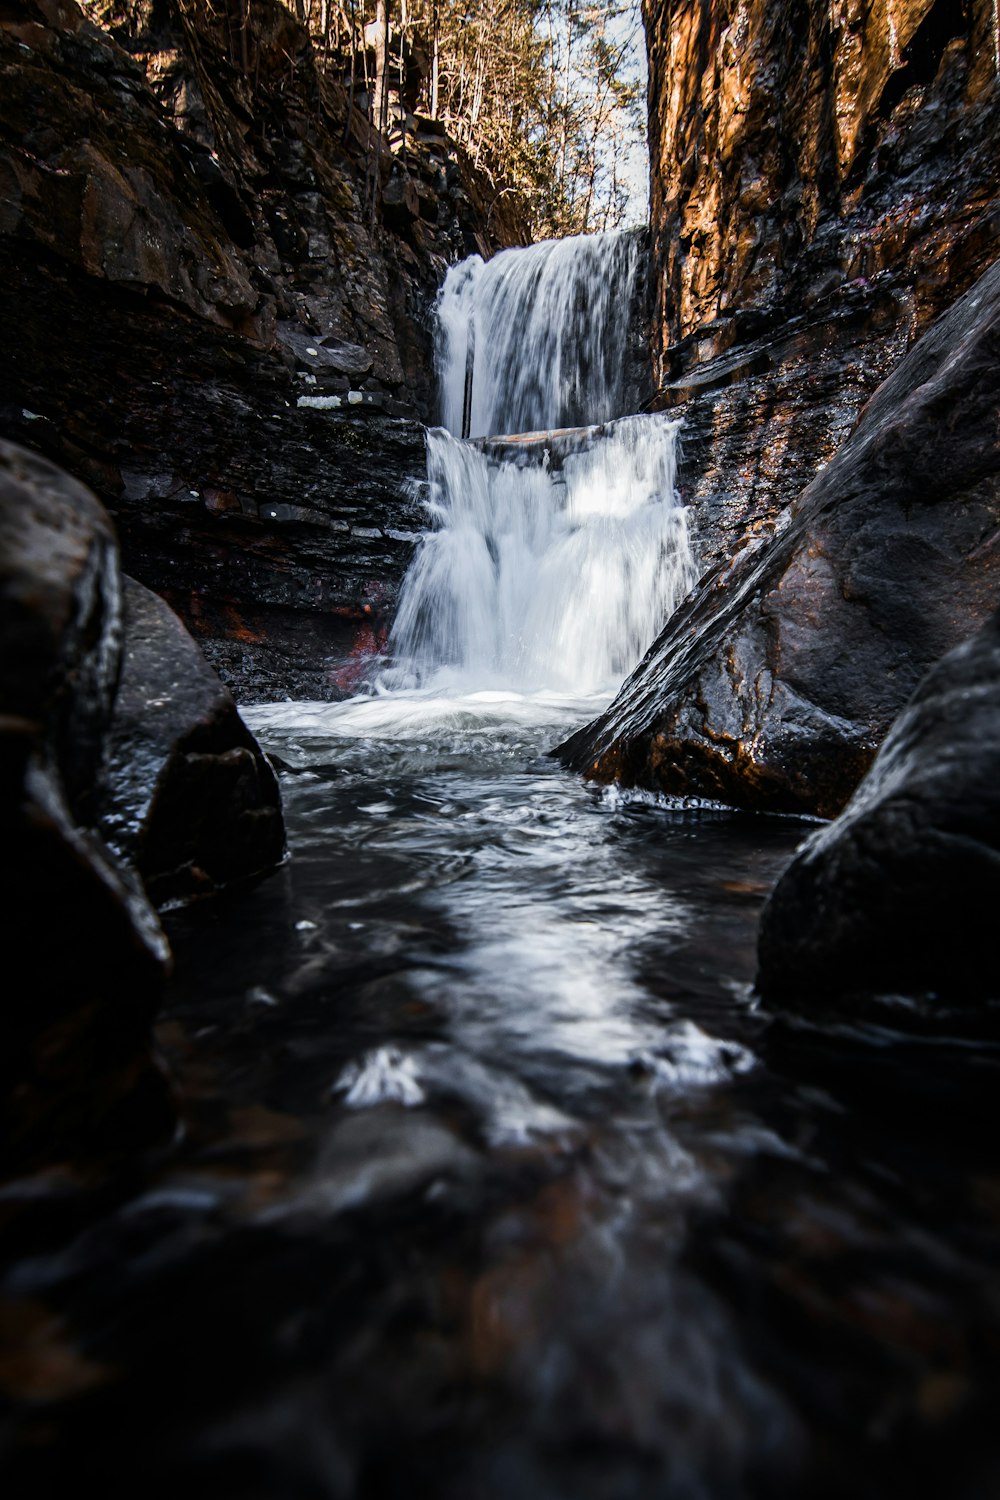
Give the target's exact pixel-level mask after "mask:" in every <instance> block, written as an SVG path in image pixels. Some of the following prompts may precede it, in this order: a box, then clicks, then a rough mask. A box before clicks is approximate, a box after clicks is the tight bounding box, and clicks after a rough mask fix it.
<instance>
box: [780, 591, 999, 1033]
mask: <svg viewBox="0 0 1000 1500" xmlns="http://www.w3.org/2000/svg"><path fill="white" fill-rule="evenodd" d="M998 909H1000V613H998V614H995V615H993V617H992V618H991V619H990V620H989V621H988V622H987V624H986V625H985V626H984V627H983V628H982V630H981V631H980V632H979V634H978V635H976V636H974V637H973V638H972V640H970V641H967V642H966V643H965V644H963V645H962V646H959V647H958V648H957V649H956V650H954V651H951V652H950V653H949V654H948V655H947V656H946V657H945V658H944V660H943V661H941V662H939V663H938V665H937V666H936V667H934V668H933V669H932V671H931V672H930V673H928V675H927V676H926V677H925V678H924V680H923V682H922V683H921V684H920V686H919V688H918V689H917V692H916V694H915V695H914V697H913V699H912V701H911V702H910V703H909V705H908V706H907V707H906V709H904V711H903V713H902V714H901V715H900V717H899V718H898V719H897V720H896V723H895V724H894V725H893V727H892V729H891V731H890V732H889V734H888V736H887V737H886V740H885V743H884V744H883V746H882V748H881V750H880V751H879V754H878V756H877V757H876V759H875V762H874V764H873V766H872V768H871V770H870V771H869V773H868V775H867V776H866V777H865V779H864V780H863V781H862V783H861V785H860V786H859V787H858V789H857V791H856V792H855V794H854V796H853V797H852V798H851V800H850V802H849V803H848V805H847V807H846V808H845V809H844V811H843V812H842V813H841V815H840V817H839V818H837V819H836V821H835V822H833V823H831V824H830V825H829V826H828V827H826V828H823V829H820V830H819V831H818V832H817V833H815V834H813V836H812V837H811V838H810V839H809V840H807V842H806V843H805V844H804V845H803V846H802V848H801V849H800V850H799V852H798V853H797V854H796V856H795V859H794V860H793V862H792V864H791V865H790V866H789V868H788V869H787V870H786V871H785V873H784V875H782V877H781V879H780V881H779V882H778V884H777V886H776V887H775V890H774V892H773V894H772V896H771V898H770V900H769V902H768V904H767V906H766V907H765V908H764V914H763V918H762V922H761V931H760V972H759V975H758V980H757V983H758V988H759V989H760V990H761V992H762V993H763V994H764V996H765V997H766V998H768V999H775V1000H781V1001H788V1002H794V1003H795V1004H796V1005H797V1006H801V1007H802V1009H803V1010H808V1009H809V1008H810V1007H811V1006H815V1004H816V1002H817V1000H820V1001H822V1000H823V999H828V998H830V997H837V996H840V995H843V994H850V993H852V992H854V993H857V992H889V993H892V992H901V993H903V994H907V993H914V992H917V993H921V994H923V993H926V992H933V993H934V994H936V995H938V996H943V997H949V998H952V999H959V1000H960V999H966V998H974V997H976V996H982V995H989V996H994V997H995V996H997V995H1000V971H998V969H997V961H996V935H995V929H994V927H993V923H994V921H995V919H996V912H997V910H998Z"/></svg>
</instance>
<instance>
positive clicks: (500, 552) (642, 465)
mask: <svg viewBox="0 0 1000 1500" xmlns="http://www.w3.org/2000/svg"><path fill="white" fill-rule="evenodd" d="M676 433H677V424H676V423H672V422H669V421H666V420H665V419H664V418H662V417H650V416H635V417H626V418H624V419H623V420H622V421H620V422H615V423H612V424H610V425H609V426H608V427H607V428H605V429H602V430H599V431H594V432H593V433H592V434H588V435H587V436H586V437H584V438H582V439H581V440H580V442H579V448H578V451H576V452H570V453H568V454H566V455H565V456H563V457H562V459H561V463H560V462H559V459H558V456H557V458H556V460H555V462H553V461H552V458H551V457H550V451H549V450H548V449H546V448H545V447H544V446H542V447H541V448H540V450H539V451H538V452H537V455H536V457H535V458H534V461H530V460H529V461H528V462H525V461H524V459H523V456H522V455H521V454H519V453H518V451H517V447H516V445H514V444H510V445H507V448H506V449H505V448H504V446H503V445H499V446H498V447H496V448H494V449H493V450H491V451H484V450H483V448H482V447H481V446H477V445H475V444H472V443H469V442H459V441H457V440H456V439H455V438H453V437H451V436H450V435H449V434H448V433H447V432H444V431H443V430H441V429H437V430H435V431H432V432H430V433H429V434H428V458H427V468H428V501H427V503H428V508H429V510H430V513H431V516H432V518H433V519H434V521H435V523H436V527H437V529H436V530H435V531H433V532H432V533H431V534H430V535H429V536H428V537H427V538H426V539H425V541H424V543H423V544H422V546H421V548H420V551H419V553H418V555H417V557H416V559H415V560H414V563H413V565H412V567H411V568H410V571H409V573H408V574H407V576H406V580H405V583H404V586H403V591H402V596H401V599H400V605H399V612H398V615H397V617H396V624H395V627H394V629H393V633H392V639H391V650H392V652H393V654H394V656H395V657H396V659H397V660H398V661H400V662H401V663H403V664H404V668H405V670H407V671H408V672H409V673H410V674H411V680H412V679H413V678H415V679H416V680H417V681H418V682H426V681H427V680H428V679H429V678H433V675H434V674H435V673H437V674H438V675H439V676H440V675H442V674H447V675H448V676H449V679H450V683H451V685H454V684H455V682H456V679H460V680H461V681H463V682H464V683H465V684H466V685H467V686H468V687H469V688H470V689H472V688H480V689H481V688H514V689H517V690H520V691H524V692H537V691H539V690H541V689H550V690H555V691H558V692H563V693H567V692H568V693H573V694H579V695H591V694H595V693H600V692H601V691H602V690H603V691H604V692H605V693H608V694H610V693H611V692H613V690H614V688H615V687H616V686H617V684H618V683H619V682H620V681H621V679H622V677H623V676H625V674H626V673H627V672H629V671H630V670H631V668H632V667H634V666H635V664H636V662H637V661H638V660H639V658H640V657H641V655H642V653H643V651H644V650H645V649H646V647H647V646H648V645H649V644H650V643H651V642H652V640H653V639H654V638H655V636H656V634H657V633H658V631H659V629H660V627H661V625H662V623H663V621H664V620H665V619H666V618H667V616H668V615H669V614H670V612H671V611H672V610H673V609H674V607H675V606H676V604H677V603H678V602H679V600H680V599H681V598H682V597H683V596H684V594H685V593H686V592H687V590H688V588H689V587H690V586H691V584H692V582H693V581H694V568H693V565H692V560H691V549H690V545H689V542H688V534H687V517H686V512H685V510H684V508H683V507H682V506H681V505H680V504H679V502H678V499H677V492H676V488H675V483H674V471H675V442H676ZM532 446H533V447H536V448H537V447H538V445H532ZM557 465H558V466H557Z"/></svg>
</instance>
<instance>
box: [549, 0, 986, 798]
mask: <svg viewBox="0 0 1000 1500" xmlns="http://www.w3.org/2000/svg"><path fill="white" fill-rule="evenodd" d="M646 23H647V30H648V35H649V42H650V78H651V84H650V121H651V142H652V151H653V171H652V180H653V226H652V234H653V249H652V254H653V274H654V293H653V295H654V305H655V307H656V313H655V316H654V359H655V362H656V367H657V382H658V397H657V404H658V405H660V406H661V407H663V408H669V409H672V410H676V414H677V415H679V416H680V417H681V418H682V419H683V423H684V426H683V429H682V433H681V443H682V449H683V453H684V461H683V464H682V469H681V487H682V493H683V495H684V498H685V499H686V500H687V501H688V502H689V503H690V504H691V506H692V512H693V519H694V524H695V528H696V536H697V541H698V544H699V547H700V552H701V560H702V563H703V565H705V566H706V568H707V571H706V573H705V576H704V577H703V578H702V581H701V583H700V584H699V586H698V587H697V589H696V590H695V591H694V593H693V594H692V596H691V597H690V599H689V600H688V602H687V604H686V605H685V606H684V607H683V609H682V610H681V611H679V612H678V615H676V616H675V617H674V619H673V620H671V621H670V622H669V623H668V625H667V627H666V629H665V631H664V633H663V635H662V636H661V637H660V639H659V640H658V641H657V642H656V643H655V644H654V646H653V647H652V648H651V650H650V652H649V653H648V655H647V657H646V659H645V661H644V662H643V663H642V664H641V665H640V667H639V668H638V669H637V671H636V672H635V673H634V674H633V677H632V679H631V680H630V681H629V682H628V683H627V684H626V685H625V687H624V688H623V690H622V692H621V694H620V695H619V698H618V699H617V701H616V703H615V704H614V705H612V707H611V709H609V711H608V713H607V714H606V715H604V716H603V717H602V719H601V720H599V721H597V722H596V723H595V724H594V725H592V726H590V728H589V729H587V730H585V731H583V732H582V733H581V734H579V735H578V736H576V737H575V738H574V740H573V741H571V743H570V745H569V746H567V747H566V748H565V750H564V752H563V753H564V756H565V758H566V759H567V760H568V761H569V762H570V763H571V764H573V765H575V766H577V767H578V768H579V769H581V770H584V771H585V772H586V773H587V774H589V775H591V776H594V777H595V778H597V779H620V780H622V781H624V782H626V783H633V784H640V785H646V786H651V787H654V788H659V789H662V790H665V791H667V792H670V793H680V794H692V793H693V794H696V795H700V796H709V797H721V798H723V799H724V800H727V801H734V802H739V803H745V804H749V805H752V806H757V807H773V808H778V809H786V810H797V811H806V812H819V813H822V814H823V815H832V814H833V813H835V812H836V811H837V810H838V809H839V808H840V807H841V806H842V805H843V803H844V801H845V800H846V798H847V797H848V796H849V795H850V793H851V791H852V790H853V788H854V786H855V785H856V784H857V782H858V780H859V779H860V777H861V775H862V774H863V773H864V771H865V769H866V767H867V766H868V764H869V763H870V762H871V759H872V756H873V755H874V753H875V750H876V748H877V746H878V744H879V743H880V741H881V739H882V738H883V736H884V735H885V733H886V731H887V729H888V727H889V725H890V724H891V722H892V720H893V718H894V717H895V715H896V714H897V713H898V712H899V710H900V708H901V707H902V706H903V704H904V703H905V702H906V700H907V698H908V696H909V694H910V693H911V692H912V691H913V689H914V687H915V685H916V683H917V681H918V680H919V679H920V677H921V676H922V675H923V674H924V673H925V672H926V671H927V669H928V668H929V667H930V666H931V664H932V663H933V662H934V661H935V660H936V659H937V658H938V657H939V656H940V655H942V654H943V653H944V652H946V651H948V650H950V649H951V648H953V647H954V646H956V645H957V644H958V643H959V642H960V641H961V640H963V639H964V638H965V637H966V636H967V635H969V634H970V633H971V632H972V631H974V630H975V629H976V628H977V627H978V626H979V625H980V624H981V623H982V621H983V620H984V619H985V618H986V616H987V615H988V613H989V612H990V610H991V608H992V605H993V603H994V602H995V598H996V593H997V586H998V584H1000V556H998V548H997V540H998V527H1000V449H998V444H997V428H996V411H997V397H998V384H1000V383H998V379H997V369H998V365H997V350H996V337H997V335H996V326H997V321H996V320H997V311H998V309H997V282H996V276H995V275H991V274H989V267H990V265H991V263H992V262H993V260H994V259H995V257H996V255H997V253H998V249H1000V238H998V230H1000V196H998V194H1000V155H998V153H997V150H996V142H997V139H998V130H1000V87H998V72H1000V68H998V51H997V45H996V29H995V27H996V13H995V9H994V7H993V4H992V0H967V3H951V0H949V3H947V4H945V3H943V0H942V3H936V4H935V3H930V0H913V3H909V4H907V3H904V0H892V3H889V0H887V3H884V4H882V3H878V4H864V3H860V0H858V3H843V4H836V3H835V4H833V5H827V4H823V5H820V4H806V3H801V4H789V5H784V6H781V7H776V6H768V5H764V4H755V3H739V4H737V3H728V4H727V3H709V0H704V3H696V0H668V3H663V4H654V3H652V0H649V3H648V4H647V6H646ZM970 288H972V290H970ZM963 293H966V294H967V295H966V296H965V299H964V301H959V299H961V298H962V294H963ZM946 309H948V310H949V311H948V312H947V314H946V315H945V316H942V314H945V310H946ZM935 319H937V320H938V321H937V322H935ZM876 390H877V391H878V395H877V396H876V395H875V392H876ZM859 418H860V421H859Z"/></svg>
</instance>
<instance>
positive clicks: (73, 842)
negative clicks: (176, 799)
mask: <svg viewBox="0 0 1000 1500" xmlns="http://www.w3.org/2000/svg"><path fill="white" fill-rule="evenodd" d="M0 643H2V651H0V832H2V838H3V859H2V861H0V910H2V912H3V920H4V924H5V953H4V960H5V966H6V971H7V982H6V986H5V998H4V1004H3V1008H2V1012H0V1120H2V1129H0V1139H2V1141H3V1146H2V1148H0V1169H7V1168H10V1167H11V1166H15V1165H16V1166H23V1165H24V1164H26V1163H31V1162H32V1161H34V1160H36V1159H42V1158H44V1157H46V1156H51V1155H53V1154H56V1155H58V1154H63V1153H70V1154H75V1153H78V1152H83V1153H93V1152H95V1151H100V1152H105V1151H115V1150H119V1149H124V1150H132V1149H134V1148H135V1147H136V1146H137V1145H142V1144H144V1143H146V1142H149V1141H150V1140H152V1139H154V1138H156V1137H157V1136H159V1135H162V1133H163V1132H164V1131H165V1130H166V1129H168V1128H169V1126H170V1123H171V1121H172V1113H171V1110H170V1107H169V1103H168V1097H167V1091H166V1086H165V1084H164V1081H163V1078H162V1076H161V1074H160V1072H159V1070H158V1068H157V1066H156V1063H155V1060H154V1057H153V1053H152V1048H151V1038H150V1024H151V1021H152V1017H153V1014H154V1013H155V1010H156V1007H157V1005H158V1003H159V999H160V994H161V990H162V983H163V978H164V975H165V972H166V967H167V961H168V957H169V953H168V949H167V944H166V940H165V939H164V937H163V934H162V932H161V931H160V927H159V923H158V921H157V918H156V914H155V912H154V911H153V909H152V908H151V906H150V905H149V902H148V900H147V898H146V896H145V893H144V892H143V889H142V886H141V884H140V883H139V881H138V880H137V879H136V878H135V876H134V875H133V874H132V873H131V872H130V871H129V870H128V869H127V868H125V867H123V866H121V865H120V864H119V863H118V862H117V861H116V860H115V859H114V857H113V856H112V855H111V854H110V853H109V852H108V851H107V850H106V849H105V848H104V847H103V845H102V843H101V841H100V839H99V838H98V837H97V836H96V835H94V834H93V833H92V832H90V831H88V830H86V829H85V828H84V827H82V826H81V821H86V820H87V819H88V818H89V817H90V815H91V814H92V811H93V808H94V805H95V800H96V795H95V794H96V787H97V778H98V773H99V770H100V764H101V759H102V755H103V749H104V733H105V730H106V727H107V723H108V720H109V718H110V714H111V704H112V699H113V694H114V690H115V683H116V678H117V674H118V667H119V658H120V652H121V588H120V579H119V574H118V563H117V552H116V548H115V542H114V537H113V534H112V531H111V527H110V525H109V523H108V519H107V516H106V515H105V513H104V512H103V510H102V509H101V507H100V506H99V505H98V503H97V501H96V500H95V499H94V497H93V496H92V495H91V494H90V493H89V492H88V491H87V490H85V489H84V488H83V486H82V485H79V484H77V483H76V482H75V481H74V480H72V479H70V478H69V477H68V476H67V475H65V474H62V473H61V472H60V471H59V470H58V469H56V468H55V467H54V465H52V464H50V463H48V462H47V461H46V460H44V459H41V458H38V457H37V456H36V455H34V454H30V453H25V452H23V451H22V450H20V449H17V448H14V447H13V446H12V445H10V444H6V443H3V444H0Z"/></svg>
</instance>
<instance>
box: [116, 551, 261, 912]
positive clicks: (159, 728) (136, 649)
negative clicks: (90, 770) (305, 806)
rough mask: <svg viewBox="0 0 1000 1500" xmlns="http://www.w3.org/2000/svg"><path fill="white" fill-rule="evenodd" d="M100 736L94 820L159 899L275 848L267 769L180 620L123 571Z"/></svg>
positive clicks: (243, 873) (255, 868) (201, 888)
mask: <svg viewBox="0 0 1000 1500" xmlns="http://www.w3.org/2000/svg"><path fill="white" fill-rule="evenodd" d="M107 748H108V758H107V773H106V791H105V794H104V798H103V802H102V807H101V826H102V830H103V832H104V835H105V837H106V838H107V840H108V842H109V843H110V844H111V845H112V847H113V848H114V849H115V850H116V851H117V852H118V853H119V854H120V855H122V856H123V857H124V858H125V859H127V860H128V861H129V862H130V863H131V864H133V865H134V866H135V868H136V869H137V870H138V871H139V873H140V875H141V876H142V878H143V881H144V882H145V885H146V889H147V890H148V892H149V894H150V896H151V897H152V898H153V899H154V900H155V901H157V903H158V904H162V902H163V901H165V900H170V899H183V898H186V897H189V896H194V895H200V894H205V893H207V892H210V891H212V890H214V889H217V888H218V887H220V886H223V885H226V884H228V883H229V882H231V881H233V880H239V879H244V878H246V877H247V876H250V875H256V874H260V873H261V872H263V871H265V870H269V869H271V868H273V866H274V865H275V864H277V863H278V862H279V860H280V859H281V858H282V856H283V853H284V824H283V821H282V816H281V800H280V796H279V793H278V786H277V782H276V780H275V776H274V772H273V771H272V770H271V767H270V766H269V765H268V763H267V761H266V760H265V759H264V756H263V755H262V754H261V751H260V748H259V747H258V745H257V742H256V740H255V739H254V737H253V735H252V734H251V733H250V731H249V730H248V729H247V728H246V726H245V725H244V724H243V721H242V720H241V719H240V716H239V714H238V713H237V711H236V705H235V704H234V702H233V699H232V696H231V694H230V693H229V690H228V689H227V688H226V687H224V686H223V684H222V682H221V681H220V679H219V677H218V675H217V674H216V673H215V672H214V671H213V670H212V668H211V667H210V666H209V665H208V663H207V662H206V661H205V658H204V657H203V656H202V654H201V652H200V651H199V650H198V647H197V646H196V645H195V643H194V641H193V640H192V639H191V637H190V636H189V635H188V633H187V631H186V630H185V628H184V626H183V625H182V624H181V622H180V620H178V618H177V616H176V615H175V614H174V613H173V611H172V610H171V609H170V608H168V606H167V605H166V604H164V602H163V600H162V599H158V598H157V597H156V595H155V594H152V593H150V591H149V590H148V589H146V588H144V587H143V586H142V584H140V583H136V582H135V581H134V580H133V579H131V578H127V579H125V651H124V656H123V660H122V672H121V681H120V684H119V687H118V694H117V697H116V699H115V707H114V715H113V718H112V720H111V724H110V727H109V731H108V741H107Z"/></svg>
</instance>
